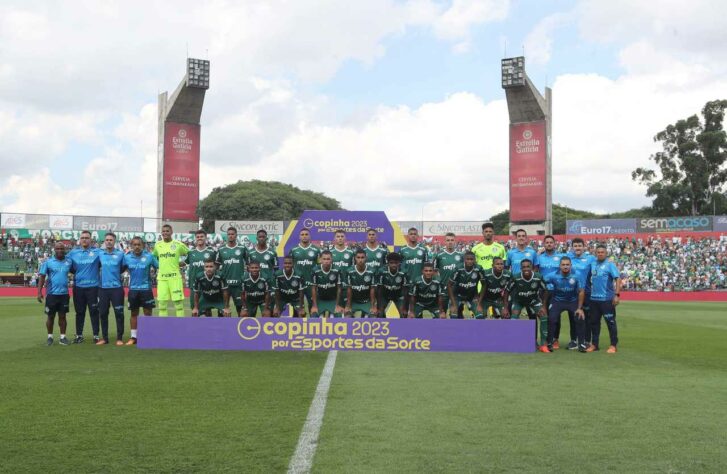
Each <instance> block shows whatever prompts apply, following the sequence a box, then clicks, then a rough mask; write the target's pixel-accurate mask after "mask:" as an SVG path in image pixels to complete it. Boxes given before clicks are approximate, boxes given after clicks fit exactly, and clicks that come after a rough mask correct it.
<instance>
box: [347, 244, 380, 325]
mask: <svg viewBox="0 0 727 474" xmlns="http://www.w3.org/2000/svg"><path fill="white" fill-rule="evenodd" d="M353 260H354V262H355V265H354V267H353V268H351V269H350V270H349V271H348V273H347V274H346V293H347V297H346V309H345V311H344V313H345V314H346V316H349V317H351V318H353V317H355V315H356V313H357V312H358V313H360V314H361V317H362V318H365V317H370V316H373V317H376V316H377V314H378V312H379V309H378V308H377V306H376V278H375V276H374V272H372V271H371V270H369V269H368V268H367V266H366V252H365V251H364V250H362V249H358V250H357V251H356V253H355V254H354V256H353ZM374 268H375V267H374Z"/></svg>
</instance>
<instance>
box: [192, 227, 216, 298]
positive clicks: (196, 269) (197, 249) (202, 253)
mask: <svg viewBox="0 0 727 474" xmlns="http://www.w3.org/2000/svg"><path fill="white" fill-rule="evenodd" d="M194 242H195V246H194V248H193V249H192V250H190V251H189V253H188V254H187V261H186V262H187V285H188V286H189V307H190V308H192V307H194V282H195V281H197V277H198V276H200V275H202V274H203V273H204V262H205V261H206V260H212V261H216V260H217V251H216V250H215V249H213V248H212V247H209V246H207V233H206V232H205V231H203V230H202V229H200V230H198V231H197V232H195V233H194Z"/></svg>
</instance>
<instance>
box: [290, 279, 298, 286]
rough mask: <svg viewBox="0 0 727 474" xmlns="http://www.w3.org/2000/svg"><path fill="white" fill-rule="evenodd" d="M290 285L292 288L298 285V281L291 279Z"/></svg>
mask: <svg viewBox="0 0 727 474" xmlns="http://www.w3.org/2000/svg"><path fill="white" fill-rule="evenodd" d="M290 286H292V287H293V288H296V287H297V286H298V282H297V281H295V280H293V281H291V282H290Z"/></svg>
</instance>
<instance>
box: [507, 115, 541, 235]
mask: <svg viewBox="0 0 727 474" xmlns="http://www.w3.org/2000/svg"><path fill="white" fill-rule="evenodd" d="M547 156H548V155H547V138H546V134H545V121H539V122H527V123H515V124H511V125H510V221H511V222H527V221H544V220H545V218H546V201H547Z"/></svg>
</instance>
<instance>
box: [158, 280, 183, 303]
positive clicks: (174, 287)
mask: <svg viewBox="0 0 727 474" xmlns="http://www.w3.org/2000/svg"><path fill="white" fill-rule="evenodd" d="M157 298H159V301H169V300H172V301H182V300H184V282H183V281H182V279H181V278H174V279H172V280H159V281H158V282H157Z"/></svg>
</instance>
